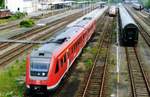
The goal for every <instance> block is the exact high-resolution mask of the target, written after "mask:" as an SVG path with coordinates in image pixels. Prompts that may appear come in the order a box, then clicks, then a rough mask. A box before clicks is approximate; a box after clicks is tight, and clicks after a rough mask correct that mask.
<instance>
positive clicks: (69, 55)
mask: <svg viewBox="0 0 150 97" xmlns="http://www.w3.org/2000/svg"><path fill="white" fill-rule="evenodd" d="M107 8H108V7H104V8H103V9H96V10H94V11H93V12H91V13H89V14H88V15H85V16H83V17H82V19H81V20H80V21H78V22H76V23H74V24H72V26H67V27H66V28H65V29H64V30H62V33H60V34H59V35H57V36H56V37H55V38H54V39H52V40H51V43H48V44H44V45H43V46H42V47H40V48H39V49H38V50H36V51H33V52H32V53H31V54H30V55H28V56H27V63H26V87H27V91H28V92H29V91H40V92H45V91H46V92H47V91H49V90H50V91H51V90H54V89H56V88H57V87H58V86H59V84H60V82H61V80H62V79H63V78H64V76H65V74H66V73H67V72H68V70H69V68H70V67H71V65H72V64H73V62H74V60H75V59H76V57H77V56H78V55H79V54H80V52H81V51H82V49H83V47H84V46H85V45H86V43H87V42H88V40H89V39H90V37H91V36H92V34H93V33H94V31H95V28H96V21H97V19H98V18H100V17H101V16H102V15H103V13H104V12H105V11H106V9H107Z"/></svg>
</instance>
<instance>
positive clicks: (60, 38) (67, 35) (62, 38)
mask: <svg viewBox="0 0 150 97" xmlns="http://www.w3.org/2000/svg"><path fill="white" fill-rule="evenodd" d="M89 21H90V20H88V19H87V20H82V21H79V22H78V23H77V24H76V25H74V26H73V27H69V28H68V27H66V28H65V29H63V30H62V31H60V34H59V35H57V36H56V37H54V38H53V39H52V40H51V41H52V43H49V44H45V45H43V46H42V47H40V48H39V49H38V50H36V51H33V52H32V53H31V57H51V56H52V53H53V52H54V51H55V50H56V51H57V50H58V49H59V48H60V46H61V45H62V44H63V43H65V42H67V41H70V40H71V38H72V37H73V36H75V35H76V34H77V33H79V32H80V30H83V27H84V26H86V25H87V24H88V23H89Z"/></svg>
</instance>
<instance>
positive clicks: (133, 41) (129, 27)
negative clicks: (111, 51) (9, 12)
mask: <svg viewBox="0 0 150 97" xmlns="http://www.w3.org/2000/svg"><path fill="white" fill-rule="evenodd" d="M118 21H119V30H120V33H119V39H120V44H121V45H123V46H136V45H137V43H138V34H139V28H138V26H137V24H136V23H135V21H134V20H133V18H132V17H131V16H130V15H129V13H128V11H127V10H126V9H125V8H124V6H123V5H121V6H119V19H118Z"/></svg>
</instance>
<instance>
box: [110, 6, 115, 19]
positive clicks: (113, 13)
mask: <svg viewBox="0 0 150 97" xmlns="http://www.w3.org/2000/svg"><path fill="white" fill-rule="evenodd" d="M108 14H109V16H111V17H115V16H116V15H117V8H116V6H110V8H109V11H108Z"/></svg>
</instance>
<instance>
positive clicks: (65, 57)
mask: <svg viewBox="0 0 150 97" xmlns="http://www.w3.org/2000/svg"><path fill="white" fill-rule="evenodd" d="M66 59H67V55H66V54H65V56H64V63H66Z"/></svg>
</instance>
